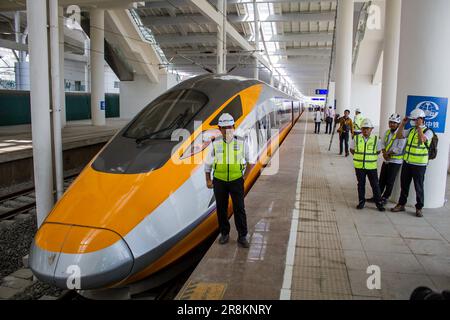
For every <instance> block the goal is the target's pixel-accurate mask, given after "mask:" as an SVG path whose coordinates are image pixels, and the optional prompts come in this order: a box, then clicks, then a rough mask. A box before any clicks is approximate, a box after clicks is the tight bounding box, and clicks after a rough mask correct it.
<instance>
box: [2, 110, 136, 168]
mask: <svg viewBox="0 0 450 320" xmlns="http://www.w3.org/2000/svg"><path fill="white" fill-rule="evenodd" d="M128 122H129V120H121V119H114V118H112V119H111V118H110V119H106V125H105V126H101V127H100V126H98V127H97V126H93V125H91V121H90V120H80V121H70V122H68V123H67V125H66V126H65V127H64V128H63V129H62V142H63V150H69V149H74V148H79V147H83V146H87V145H93V144H98V143H104V142H107V141H108V140H109V139H110V138H111V137H112V136H113V135H114V134H115V133H116V132H117V131H118V130H119V129H121V128H122V127H123V126H125V124H127V123H128ZM32 148H33V146H32V141H31V125H17V126H4V127H0V163H4V162H9V161H14V160H19V159H24V158H29V157H32V154H33V153H32Z"/></svg>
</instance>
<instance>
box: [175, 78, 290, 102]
mask: <svg viewBox="0 0 450 320" xmlns="http://www.w3.org/2000/svg"><path fill="white" fill-rule="evenodd" d="M257 84H262V85H264V86H266V87H269V88H271V89H272V90H273V91H274V94H276V96H277V97H281V98H285V99H289V100H292V97H290V96H289V95H287V94H285V93H284V92H282V91H280V90H278V89H276V88H274V87H271V86H269V85H268V84H267V83H265V82H262V81H259V80H256V79H248V78H244V77H240V76H233V75H218V74H204V75H200V76H196V77H193V78H190V79H188V80H185V81H183V82H181V83H179V84H178V85H176V86H175V87H173V88H172V89H171V90H180V89H195V90H199V91H201V92H203V93H204V94H206V95H207V96H208V97H209V99H210V100H214V101H216V102H219V101H226V100H228V99H229V98H230V97H232V96H234V95H235V94H237V93H238V92H241V91H242V90H245V89H247V88H249V87H251V86H254V85H257Z"/></svg>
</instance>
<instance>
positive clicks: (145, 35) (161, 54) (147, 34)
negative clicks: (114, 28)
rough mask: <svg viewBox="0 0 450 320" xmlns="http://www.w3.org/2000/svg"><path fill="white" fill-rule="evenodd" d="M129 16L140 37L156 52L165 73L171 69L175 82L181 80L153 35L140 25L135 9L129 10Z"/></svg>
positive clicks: (147, 28)
mask: <svg viewBox="0 0 450 320" xmlns="http://www.w3.org/2000/svg"><path fill="white" fill-rule="evenodd" d="M129 12H130V15H131V17H132V18H133V20H134V23H135V24H136V26H137V27H138V29H139V31H140V32H141V35H142V37H143V38H144V40H146V41H147V42H148V43H149V44H150V45H151V46H152V47H153V48H154V49H155V51H156V53H157V54H158V57H159V60H160V62H161V63H160V66H163V67H165V68H167V71H169V68H171V71H172V73H174V74H175V75H176V77H177V81H180V80H181V76H180V75H179V73H178V71H177V70H176V69H175V68H174V66H173V64H172V63H171V62H170V61H169V60H168V59H167V57H166V55H165V54H164V51H163V50H162V49H161V47H160V45H159V43H158V42H157V41H156V39H155V36H154V35H153V32H152V31H151V30H150V28H149V27H147V26H145V25H144V24H143V23H142V20H141V18H140V16H139V13H138V12H137V10H136V9H129Z"/></svg>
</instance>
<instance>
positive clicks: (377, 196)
mask: <svg viewBox="0 0 450 320" xmlns="http://www.w3.org/2000/svg"><path fill="white" fill-rule="evenodd" d="M355 171H356V179H357V180H358V198H359V203H365V202H366V177H367V178H369V182H370V186H371V187H372V192H373V198H374V200H375V203H377V204H379V203H381V191H380V185H379V184H378V172H377V170H365V169H355Z"/></svg>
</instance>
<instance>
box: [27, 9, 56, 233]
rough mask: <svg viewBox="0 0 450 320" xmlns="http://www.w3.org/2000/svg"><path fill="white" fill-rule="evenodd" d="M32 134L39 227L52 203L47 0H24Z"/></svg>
mask: <svg viewBox="0 0 450 320" xmlns="http://www.w3.org/2000/svg"><path fill="white" fill-rule="evenodd" d="M27 21H28V26H29V35H28V37H29V38H28V48H29V53H30V80H31V81H30V82H31V90H30V104H31V124H32V125H31V133H32V140H33V165H34V183H35V187H36V213H37V223H38V226H40V225H41V224H42V222H43V221H44V219H45V218H46V217H47V214H48V213H49V212H50V210H51V209H52V206H53V195H52V192H53V190H52V189H53V188H52V186H53V172H52V171H53V170H52V145H51V133H50V114H49V110H50V88H49V74H48V70H49V66H48V42H47V4H46V0H27Z"/></svg>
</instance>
